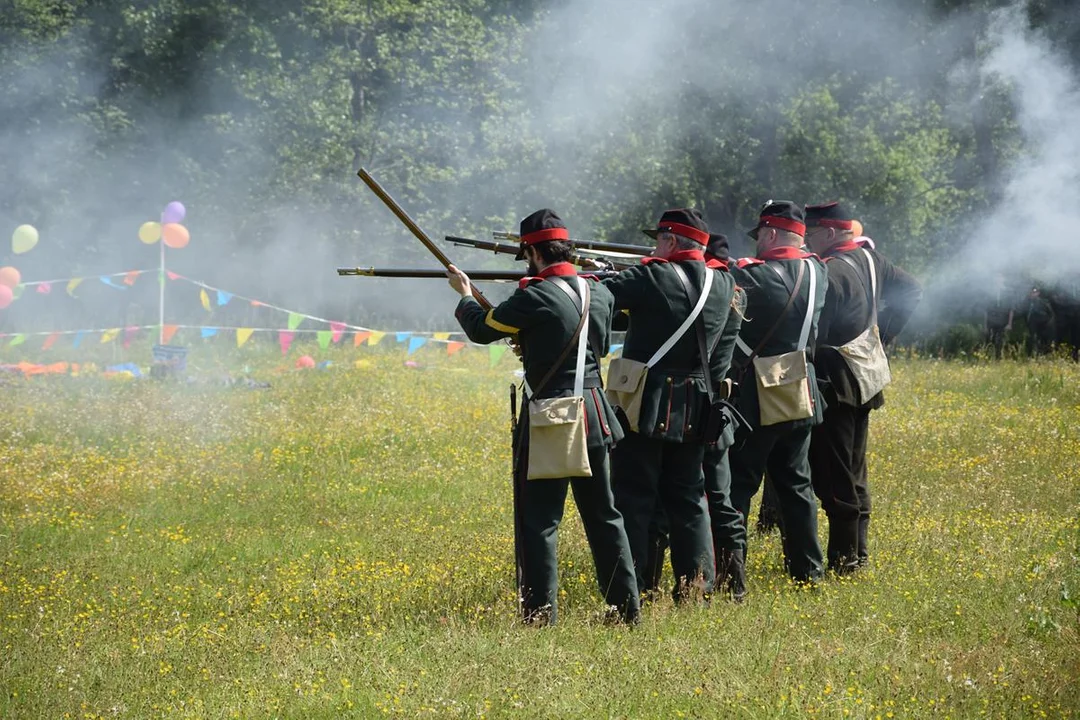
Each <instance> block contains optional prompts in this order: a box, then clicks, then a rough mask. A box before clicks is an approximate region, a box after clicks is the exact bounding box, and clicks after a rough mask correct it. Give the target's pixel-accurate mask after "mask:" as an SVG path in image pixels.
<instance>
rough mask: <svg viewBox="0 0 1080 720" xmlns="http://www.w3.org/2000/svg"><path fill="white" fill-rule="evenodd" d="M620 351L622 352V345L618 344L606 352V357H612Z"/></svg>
mask: <svg viewBox="0 0 1080 720" xmlns="http://www.w3.org/2000/svg"><path fill="white" fill-rule="evenodd" d="M620 350H622V343H619V344H617V345H612V346H611V349H610V350H608V355H614V354H615V353H617V352H619V351H620Z"/></svg>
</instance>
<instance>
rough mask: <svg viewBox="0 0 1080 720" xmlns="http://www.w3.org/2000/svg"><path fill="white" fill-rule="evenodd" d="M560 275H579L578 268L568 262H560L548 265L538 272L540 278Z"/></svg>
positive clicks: (537, 275)
mask: <svg viewBox="0 0 1080 720" xmlns="http://www.w3.org/2000/svg"><path fill="white" fill-rule="evenodd" d="M559 275H577V268H576V267H574V266H573V265H572V264H570V263H568V262H558V263H552V264H551V265H548V266H547V267H546V268H544V269H543V270H541V271H540V272H538V273H536V277H538V278H547V277H555V276H559Z"/></svg>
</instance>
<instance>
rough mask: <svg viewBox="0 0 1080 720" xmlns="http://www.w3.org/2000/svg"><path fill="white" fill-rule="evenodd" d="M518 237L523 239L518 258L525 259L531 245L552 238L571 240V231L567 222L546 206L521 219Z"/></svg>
mask: <svg viewBox="0 0 1080 720" xmlns="http://www.w3.org/2000/svg"><path fill="white" fill-rule="evenodd" d="M518 238H519V240H520V241H521V247H520V248H519V249H518V254H517V259H518V260H524V259H525V248H527V247H528V246H529V245H535V244H536V243H542V242H548V241H550V240H569V239H570V232H569V231H568V230H567V229H566V223H564V222H563V221H562V218H560V217H559V216H558V215H556V214H555V211H554V210H549V209H547V208H544V209H543V210H537V211H536V212H534V213H533V214H532V215H530V216H528V217H527V218H525V219H524V220H522V221H521V225H519V226H518Z"/></svg>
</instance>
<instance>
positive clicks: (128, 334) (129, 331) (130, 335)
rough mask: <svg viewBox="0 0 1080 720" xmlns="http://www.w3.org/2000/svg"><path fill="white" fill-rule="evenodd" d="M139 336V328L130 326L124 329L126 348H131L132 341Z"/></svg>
mask: <svg viewBox="0 0 1080 720" xmlns="http://www.w3.org/2000/svg"><path fill="white" fill-rule="evenodd" d="M138 334H139V328H138V327H136V326H134V325H130V326H128V327H126V328H124V347H125V348H129V347H131V341H132V340H134V339H135V336H136V335H138Z"/></svg>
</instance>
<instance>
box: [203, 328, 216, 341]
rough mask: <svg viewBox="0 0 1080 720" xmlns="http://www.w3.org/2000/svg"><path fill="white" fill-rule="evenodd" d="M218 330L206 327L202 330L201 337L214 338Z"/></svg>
mask: <svg viewBox="0 0 1080 720" xmlns="http://www.w3.org/2000/svg"><path fill="white" fill-rule="evenodd" d="M217 331H218V329H217V328H216V327H204V328H202V330H200V335H201V336H202V337H204V338H208V337H214V336H215V335H217Z"/></svg>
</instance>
